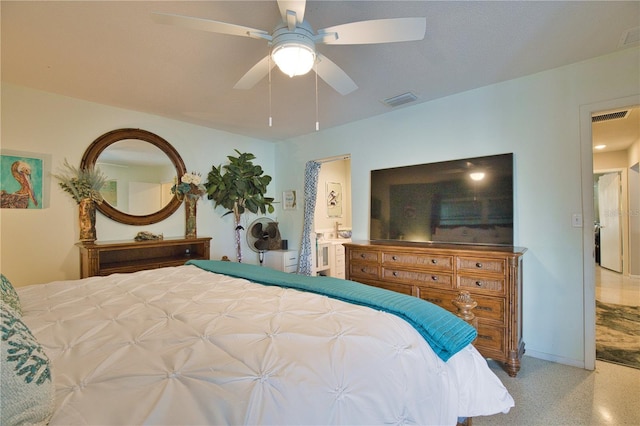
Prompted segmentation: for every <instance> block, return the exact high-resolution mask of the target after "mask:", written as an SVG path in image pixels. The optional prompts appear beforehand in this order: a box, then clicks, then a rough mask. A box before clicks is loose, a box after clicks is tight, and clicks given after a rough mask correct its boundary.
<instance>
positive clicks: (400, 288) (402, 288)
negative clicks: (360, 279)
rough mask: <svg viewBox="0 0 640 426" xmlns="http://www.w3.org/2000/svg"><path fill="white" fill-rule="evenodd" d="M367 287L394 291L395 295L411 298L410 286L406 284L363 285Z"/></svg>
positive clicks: (381, 283)
mask: <svg viewBox="0 0 640 426" xmlns="http://www.w3.org/2000/svg"><path fill="white" fill-rule="evenodd" d="M365 284H367V285H371V286H373V287H380V288H384V289H385V290H391V291H395V292H396V293H402V294H406V295H408V296H413V292H412V286H410V285H408V284H401V283H391V282H388V281H387V282H379V281H378V282H376V283H369V282H367V283H365Z"/></svg>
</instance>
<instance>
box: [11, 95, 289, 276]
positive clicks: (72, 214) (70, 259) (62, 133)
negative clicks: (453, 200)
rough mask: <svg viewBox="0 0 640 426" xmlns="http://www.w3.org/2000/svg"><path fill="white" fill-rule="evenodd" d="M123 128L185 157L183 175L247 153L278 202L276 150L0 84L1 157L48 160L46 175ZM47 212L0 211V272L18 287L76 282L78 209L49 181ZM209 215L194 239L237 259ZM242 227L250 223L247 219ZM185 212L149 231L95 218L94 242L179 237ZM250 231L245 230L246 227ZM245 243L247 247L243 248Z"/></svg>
mask: <svg viewBox="0 0 640 426" xmlns="http://www.w3.org/2000/svg"><path fill="white" fill-rule="evenodd" d="M125 127H132V128H141V129H144V130H148V131H150V132H153V133H156V134H157V135H159V136H161V137H163V138H164V139H166V140H167V141H168V142H169V143H171V144H172V145H173V146H174V147H175V148H176V149H177V151H178V152H179V153H180V155H181V156H182V158H183V160H184V163H185V165H186V167H187V170H188V171H196V172H200V173H202V175H203V177H205V178H206V174H207V173H208V171H209V170H211V167H212V166H213V165H215V166H218V165H220V164H225V163H226V162H227V156H228V155H236V153H235V152H234V149H238V150H239V151H240V152H251V153H253V154H254V155H256V157H257V159H256V160H255V163H256V164H260V165H261V166H262V167H263V168H264V170H265V173H266V174H269V175H271V176H272V177H274V180H273V181H272V183H271V184H270V185H269V194H268V195H269V196H273V197H275V198H276V199H277V200H280V199H281V195H276V193H275V192H274V191H275V188H276V186H277V182H278V181H277V176H276V175H275V167H274V164H275V159H274V150H275V147H274V144H273V143H271V142H265V141H261V140H256V139H250V138H246V137H243V136H238V135H234V134H230V133H226V132H221V131H217V130H212V129H208V128H204V127H199V126H194V125H190V124H186V123H183V122H179V121H174V120H168V119H165V118H162V117H157V116H153V115H149V114H144V113H139V112H134V111H128V110H124V109H119V108H112V107H107V106H104V105H99V104H95V103H91V102H85V101H80V100H77V99H72V98H68V97H63V96H58V95H54V94H49V93H44V92H40V91H36V90H31V89H26V88H23V87H17V86H13V85H10V84H5V83H3V84H2V133H1V136H2V139H1V143H2V145H1V147H2V148H3V149H10V150H19V151H27V152H34V153H41V154H42V153H44V154H50V155H51V163H52V165H51V171H52V172H54V173H55V172H58V171H60V166H61V165H62V163H63V162H64V159H65V158H66V159H68V160H69V162H70V163H71V164H74V165H79V164H80V159H81V157H82V154H83V153H84V151H85V149H86V148H87V147H88V146H89V144H90V143H91V142H93V141H94V140H95V139H96V138H97V137H99V136H101V135H102V134H104V133H106V132H108V131H111V130H115V129H119V128H125ZM49 190H50V195H51V197H50V207H49V208H47V209H43V210H33V209H29V210H12V209H2V210H0V234H1V243H0V270H1V271H2V273H4V274H5V275H6V276H7V277H9V279H10V280H11V281H12V283H14V284H15V285H17V286H20V285H27V284H34V283H42V282H48V281H52V280H59V279H74V278H78V277H79V256H78V249H77V247H75V246H74V244H75V243H76V242H77V240H78V235H79V225H78V209H77V206H76V204H75V202H74V201H73V200H72V199H71V197H70V196H68V195H67V194H66V193H64V192H63V191H62V190H61V189H60V188H58V186H57V182H56V181H55V180H53V179H52V182H51V186H50V188H49ZM223 213H224V210H223V209H221V208H218V209H215V210H214V209H213V203H212V201H209V200H206V199H205V200H201V201H200V202H199V204H198V235H199V236H210V237H213V240H212V246H211V252H212V254H211V257H212V258H214V259H219V258H220V257H222V255H227V256H229V257H230V258H231V259H234V258H235V248H234V237H233V216H232V215H229V216H226V217H224V218H221V216H222V214H223ZM245 216H246V217H245V219H246V221H247V222H249V221H251V220H253V219H254V218H255V216H254V215H251V214H247V215H245ZM184 222H185V214H184V209H183V208H180V209H178V211H177V212H176V213H174V214H173V215H172V216H171V217H170V218H169V219H167V220H165V221H163V222H161V223H158V224H155V225H148V226H141V227H135V226H127V225H123V224H120V223H117V222H114V221H112V220H111V219H109V218H107V217H105V216H103V215H101V214H100V213H98V218H97V224H96V228H97V234H98V239H99V240H131V239H133V237H134V236H135V234H136V233H137V232H138V231H142V230H147V231H151V232H154V233H163V234H164V235H165V237H171V236H176V237H180V236H184V231H185V229H184V228H185V226H184ZM249 223H250V222H249ZM243 242H244V240H243ZM253 254H254V253H253V252H251V251H250V250H249V249H247V248H246V246H245V248H244V249H243V255H244V261H245V262H246V263H258V259H257V255H256V256H255V259H253V256H252V255H253Z"/></svg>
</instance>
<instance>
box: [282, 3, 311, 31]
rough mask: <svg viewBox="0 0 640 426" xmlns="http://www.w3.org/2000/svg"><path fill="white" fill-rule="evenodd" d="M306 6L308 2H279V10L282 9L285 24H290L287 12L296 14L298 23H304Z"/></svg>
mask: <svg viewBox="0 0 640 426" xmlns="http://www.w3.org/2000/svg"><path fill="white" fill-rule="evenodd" d="M306 6H307V2H306V0H278V8H279V9H280V15H281V16H282V21H283V22H289V21H288V19H287V10H290V11H292V12H295V14H296V20H297V22H298V23H302V21H304V10H305V8H306ZM294 28H295V26H294ZM289 30H290V31H293V29H292V28H289Z"/></svg>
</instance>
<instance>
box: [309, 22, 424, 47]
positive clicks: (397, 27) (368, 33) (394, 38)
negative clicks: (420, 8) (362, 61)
mask: <svg viewBox="0 0 640 426" xmlns="http://www.w3.org/2000/svg"><path fill="white" fill-rule="evenodd" d="M426 30H427V19H426V18H392V19H375V20H371V21H360V22H351V23H348V24H342V25H336V26H333V27H328V28H324V29H322V30H319V31H318V36H319V37H320V38H321V40H320V41H319V42H321V43H325V44H374V43H393V42H398V41H413V40H422V39H423V38H424V35H425V32H426ZM328 33H336V34H337V37H334V38H331V37H324V38H323V36H324V35H326V34H328Z"/></svg>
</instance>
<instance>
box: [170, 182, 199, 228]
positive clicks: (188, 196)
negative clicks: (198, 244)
mask: <svg viewBox="0 0 640 426" xmlns="http://www.w3.org/2000/svg"><path fill="white" fill-rule="evenodd" d="M171 193H172V194H175V195H176V197H177V198H178V199H179V200H180V201H183V200H184V205H185V208H186V228H185V238H197V237H198V232H197V226H196V205H197V204H198V199H199V198H200V197H202V196H203V195H204V194H206V193H207V188H205V186H204V185H203V184H202V177H201V176H200V173H195V172H191V173H185V174H184V175H182V177H181V178H180V182H176V183H175V185H173V186H172V187H171Z"/></svg>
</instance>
